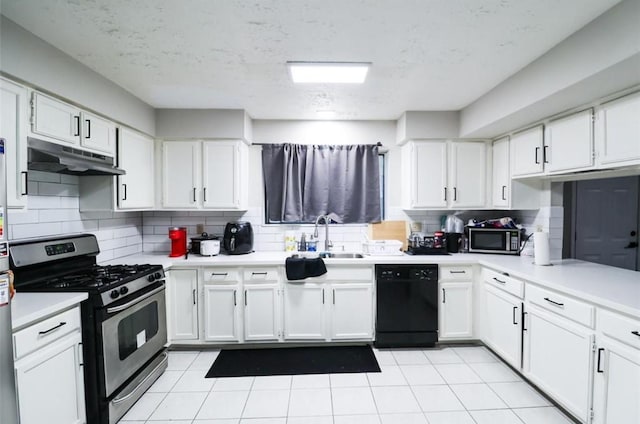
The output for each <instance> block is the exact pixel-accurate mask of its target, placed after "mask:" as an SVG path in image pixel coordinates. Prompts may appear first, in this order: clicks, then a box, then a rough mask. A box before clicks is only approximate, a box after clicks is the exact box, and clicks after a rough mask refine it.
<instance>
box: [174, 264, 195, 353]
mask: <svg viewBox="0 0 640 424" xmlns="http://www.w3.org/2000/svg"><path fill="white" fill-rule="evenodd" d="M167 292H168V293H167V324H168V326H167V327H168V330H169V331H168V334H169V342H172V341H178V340H197V339H198V295H197V294H198V270H196V269H173V270H171V271H168V272H167Z"/></svg>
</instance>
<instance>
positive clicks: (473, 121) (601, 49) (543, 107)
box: [460, 0, 640, 137]
mask: <svg viewBox="0 0 640 424" xmlns="http://www.w3.org/2000/svg"><path fill="white" fill-rule="evenodd" d="M639 16H640V1H638V0H625V1H623V2H621V3H619V4H618V5H617V6H614V7H613V8H611V9H610V10H609V11H607V12H606V13H604V14H603V15H601V16H599V17H598V18H596V19H595V20H593V21H592V22H591V23H589V24H588V25H586V26H585V27H584V28H582V29H581V30H579V31H577V32H576V33H574V34H572V35H571V36H569V37H568V38H567V39H565V40H564V41H562V42H561V43H559V44H558V45H557V46H556V47H554V48H553V49H551V50H549V51H548V52H547V53H545V54H544V55H542V56H541V57H540V58H538V59H537V60H535V61H534V62H532V63H531V64H529V65H527V66H526V67H525V68H524V69H522V70H521V71H520V72H518V73H516V74H514V75H513V76H511V77H510V78H508V79H507V80H506V81H504V82H502V83H500V84H499V85H498V86H497V87H495V88H494V89H493V90H491V91H490V92H488V93H487V94H485V95H483V96H482V97H480V98H479V99H478V100H476V101H475V102H473V103H472V104H471V105H469V106H467V107H466V108H464V109H463V110H462V112H461V120H460V136H461V137H494V136H497V135H500V134H502V133H506V132H508V131H511V130H515V129H517V128H520V127H522V126H524V125H527V124H529V123H531V122H535V121H537V120H540V119H543V118H545V117H548V116H551V115H554V114H557V113H560V112H562V111H564V110H567V109H570V108H573V107H577V106H579V105H581V104H584V103H588V102H590V101H592V100H594V99H597V98H599V97H603V96H606V95H608V94H611V93H613V92H616V91H619V90H623V89H625V88H628V87H631V86H633V85H635V84H638V83H640V72H638V69H639V68H640V42H638V39H639V35H638V17H639ZM470 72H473V70H470Z"/></svg>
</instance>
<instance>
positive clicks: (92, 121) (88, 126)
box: [80, 112, 116, 156]
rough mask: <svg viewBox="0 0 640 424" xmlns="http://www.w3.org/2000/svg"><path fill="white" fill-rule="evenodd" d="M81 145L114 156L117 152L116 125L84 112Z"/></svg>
mask: <svg viewBox="0 0 640 424" xmlns="http://www.w3.org/2000/svg"><path fill="white" fill-rule="evenodd" d="M81 121H82V134H81V136H80V145H81V146H82V147H86V148H87V149H91V150H96V151H98V152H101V153H105V154H107V155H109V156H113V155H114V154H115V152H116V124H115V123H113V122H111V121H109V120H107V119H104V118H101V117H99V116H96V115H94V114H92V113H89V112H82V115H81Z"/></svg>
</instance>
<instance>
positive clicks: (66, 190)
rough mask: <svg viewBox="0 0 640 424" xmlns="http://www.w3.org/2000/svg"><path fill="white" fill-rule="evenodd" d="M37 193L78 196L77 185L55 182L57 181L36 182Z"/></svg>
mask: <svg viewBox="0 0 640 424" xmlns="http://www.w3.org/2000/svg"><path fill="white" fill-rule="evenodd" d="M38 194H39V195H41V196H75V197H78V195H79V191H78V186H77V185H72V184H57V183H46V182H39V183H38Z"/></svg>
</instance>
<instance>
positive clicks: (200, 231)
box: [196, 224, 204, 234]
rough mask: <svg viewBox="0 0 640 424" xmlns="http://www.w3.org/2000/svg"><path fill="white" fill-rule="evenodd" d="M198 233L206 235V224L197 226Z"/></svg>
mask: <svg viewBox="0 0 640 424" xmlns="http://www.w3.org/2000/svg"><path fill="white" fill-rule="evenodd" d="M196 233H198V234H202V233H204V224H198V225H196Z"/></svg>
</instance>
